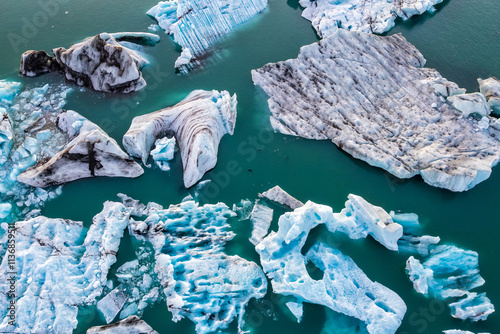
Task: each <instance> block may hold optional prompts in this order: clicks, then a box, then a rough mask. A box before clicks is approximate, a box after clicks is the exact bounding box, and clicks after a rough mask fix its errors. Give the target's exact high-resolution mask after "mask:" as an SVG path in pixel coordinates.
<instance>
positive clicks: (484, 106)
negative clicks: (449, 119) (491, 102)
mask: <svg viewBox="0 0 500 334" xmlns="http://www.w3.org/2000/svg"><path fill="white" fill-rule="evenodd" d="M448 101H450V102H451V104H452V105H453V107H455V108H456V109H457V110H460V111H461V112H462V113H463V115H464V116H469V115H471V114H477V115H480V116H487V115H489V114H490V113H491V109H490V107H489V106H488V103H487V102H486V99H485V97H484V95H483V94H481V93H470V94H457V95H453V96H449V97H448Z"/></svg>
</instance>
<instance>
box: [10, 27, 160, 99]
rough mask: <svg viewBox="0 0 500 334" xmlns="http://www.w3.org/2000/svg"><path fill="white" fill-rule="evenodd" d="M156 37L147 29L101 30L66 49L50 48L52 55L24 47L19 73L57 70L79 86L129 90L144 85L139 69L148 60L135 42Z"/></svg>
mask: <svg viewBox="0 0 500 334" xmlns="http://www.w3.org/2000/svg"><path fill="white" fill-rule="evenodd" d="M159 40H160V37H159V36H157V35H153V34H148V33H129V32H127V33H114V34H108V33H101V34H98V35H95V36H94V37H92V38H89V39H87V40H85V41H83V42H81V43H78V44H75V45H73V46H71V47H70V48H69V49H67V50H66V49H65V48H62V47H60V48H56V49H53V50H52V51H53V52H54V55H55V57H51V56H49V55H48V54H47V53H46V52H45V51H33V50H30V51H26V52H25V53H23V55H22V58H21V67H20V70H19V73H20V74H21V75H25V76H35V75H39V74H42V73H46V72H53V71H59V72H61V73H63V74H64V77H65V78H66V79H67V80H69V81H72V82H75V83H76V84H77V85H80V86H86V87H89V88H92V89H95V90H97V91H103V92H109V93H130V92H133V91H137V90H140V89H142V88H144V86H146V81H145V80H144V78H143V77H142V73H141V71H140V69H141V67H143V66H144V65H145V64H147V60H146V59H145V58H144V56H142V55H141V52H138V51H137V50H138V49H137V47H136V46H135V43H139V44H146V45H154V44H156V43H158V41H159ZM83 58H85V61H82V59H83Z"/></svg>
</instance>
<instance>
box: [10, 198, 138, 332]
mask: <svg viewBox="0 0 500 334" xmlns="http://www.w3.org/2000/svg"><path fill="white" fill-rule="evenodd" d="M130 211H131V210H130V209H126V208H125V207H124V206H123V205H121V204H119V203H110V202H107V203H105V205H104V209H103V211H102V212H101V213H100V214H98V215H96V216H95V217H94V219H93V224H92V225H91V226H90V229H89V230H88V232H87V234H86V236H85V230H84V228H83V224H82V223H81V222H74V221H70V220H63V219H50V218H46V217H42V216H39V217H37V218H33V219H30V220H28V221H23V222H18V223H16V229H17V233H16V261H15V263H14V264H12V261H9V260H8V257H4V259H3V261H2V264H1V266H0V267H1V268H2V269H1V270H0V272H1V274H0V278H1V279H2V280H4V281H6V280H7V278H8V276H7V272H11V271H15V272H17V276H16V281H15V283H16V297H15V300H16V328H15V330H16V331H17V332H21V333H58V334H59V333H72V332H73V329H74V328H76V325H77V313H78V306H80V305H88V304H93V303H95V299H96V297H97V296H99V295H100V294H101V293H102V290H103V286H105V285H106V282H107V278H106V276H107V273H108V271H109V268H110V267H111V266H112V265H113V263H114V262H115V261H116V257H115V254H116V252H117V250H118V246H119V244H120V238H121V237H122V235H123V231H124V229H125V227H126V226H127V225H128V217H129V214H130ZM84 237H85V240H83V239H84ZM82 241H83V244H82ZM12 266H13V267H12ZM8 291H9V287H8V286H7V284H2V285H0V303H1V304H2V305H7V304H8V303H9V302H10V300H11V298H10V296H9V294H8ZM7 311H8V310H7V308H4V309H1V310H0V319H1V320H0V321H2V322H1V323H0V332H11V331H13V330H14V328H13V327H12V326H11V325H9V323H8V321H9V320H10V318H9V317H8V314H7Z"/></svg>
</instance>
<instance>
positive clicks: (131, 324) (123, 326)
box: [87, 315, 158, 334]
mask: <svg viewBox="0 0 500 334" xmlns="http://www.w3.org/2000/svg"><path fill="white" fill-rule="evenodd" d="M98 333H103V334H158V332H157V331H155V330H154V329H153V328H151V326H149V325H148V324H147V323H146V322H145V321H144V320H141V319H139V317H138V316H136V315H131V316H130V317H128V318H127V319H124V320H121V321H118V322H116V323H114V324H110V325H105V326H96V327H91V328H89V330H87V334H98Z"/></svg>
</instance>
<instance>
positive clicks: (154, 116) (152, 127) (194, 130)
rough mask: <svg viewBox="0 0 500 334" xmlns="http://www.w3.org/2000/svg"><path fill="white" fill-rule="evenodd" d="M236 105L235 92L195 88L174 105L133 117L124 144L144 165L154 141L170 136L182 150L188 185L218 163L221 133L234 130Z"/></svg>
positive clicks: (231, 132)
mask: <svg viewBox="0 0 500 334" xmlns="http://www.w3.org/2000/svg"><path fill="white" fill-rule="evenodd" d="M236 105H237V100H236V94H235V95H233V96H231V95H230V94H229V93H228V92H227V91H222V92H219V91H215V90H213V91H204V90H195V91H193V92H191V93H190V94H189V95H188V96H187V97H186V98H185V99H184V100H182V101H181V102H179V103H178V104H176V105H175V106H173V107H169V108H165V109H162V110H158V111H155V112H152V113H150V114H146V115H142V116H137V117H135V118H134V119H133V120H132V124H131V126H130V128H129V129H128V131H127V133H126V134H125V136H124V137H123V146H124V147H125V149H126V150H127V152H128V153H129V154H130V155H131V156H134V157H137V158H141V159H142V162H143V163H144V164H146V163H147V160H148V157H149V154H150V153H151V148H152V146H153V144H154V143H155V142H156V141H157V140H158V139H161V138H164V137H167V136H172V135H173V136H174V137H175V141H176V142H177V144H178V145H179V149H180V151H181V158H182V165H183V168H184V185H185V186H186V188H189V187H191V186H193V185H194V184H196V183H197V182H198V181H199V180H200V179H201V178H202V177H203V175H204V174H205V173H206V172H207V171H209V170H210V169H212V168H214V167H215V165H216V164H217V152H218V150H219V142H220V140H221V138H222V136H224V135H225V134H230V135H232V134H233V132H234V126H235V123H236Z"/></svg>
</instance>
